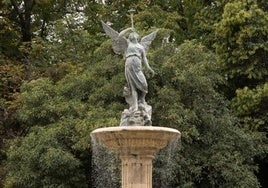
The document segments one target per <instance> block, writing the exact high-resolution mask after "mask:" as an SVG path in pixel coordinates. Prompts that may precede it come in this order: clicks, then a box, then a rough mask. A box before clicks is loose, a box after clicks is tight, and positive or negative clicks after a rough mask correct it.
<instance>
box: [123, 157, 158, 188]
mask: <svg viewBox="0 0 268 188" xmlns="http://www.w3.org/2000/svg"><path fill="white" fill-rule="evenodd" d="M153 158H154V156H153V155H131V154H129V155H121V161H122V188H152V160H153Z"/></svg>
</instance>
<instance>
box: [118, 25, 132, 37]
mask: <svg viewBox="0 0 268 188" xmlns="http://www.w3.org/2000/svg"><path fill="white" fill-rule="evenodd" d="M132 30H133V28H131V27H130V28H127V29H124V30H123V31H121V32H120V33H119V35H118V37H124V36H125V35H126V34H127V32H129V31H132Z"/></svg>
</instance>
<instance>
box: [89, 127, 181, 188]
mask: <svg viewBox="0 0 268 188" xmlns="http://www.w3.org/2000/svg"><path fill="white" fill-rule="evenodd" d="M91 136H92V137H93V138H94V139H96V140H97V141H98V142H99V143H102V144H103V145H104V146H106V147H108V148H110V149H112V150H115V151H118V152H119V154H120V157H121V162H122V188H152V160H153V158H154V155H155V154H156V152H157V151H158V150H160V149H161V148H164V147H165V146H166V145H167V144H168V143H169V142H170V141H171V140H175V139H178V138H179V137H180V132H179V131H177V130H176V129H171V128H165V127H151V126H130V127H108V128H100V129H96V130H94V131H93V132H92V133H91Z"/></svg>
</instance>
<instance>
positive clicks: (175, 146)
mask: <svg viewBox="0 0 268 188" xmlns="http://www.w3.org/2000/svg"><path fill="white" fill-rule="evenodd" d="M180 149H181V142H180V140H178V139H175V140H172V141H171V142H170V143H169V144H168V145H167V147H165V148H163V149H162V150H160V151H159V152H158V153H157V155H156V156H155V159H154V161H153V187H157V188H173V187H174V184H176V178H175V177H176V167H177V165H178V164H177V161H176V156H177V155H178V152H179V150H180Z"/></svg>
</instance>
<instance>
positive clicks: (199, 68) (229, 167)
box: [151, 41, 265, 187]
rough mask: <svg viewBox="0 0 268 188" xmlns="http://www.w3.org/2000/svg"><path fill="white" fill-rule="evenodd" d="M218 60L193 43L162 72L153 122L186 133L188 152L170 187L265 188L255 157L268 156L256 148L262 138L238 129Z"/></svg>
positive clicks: (180, 157) (179, 160)
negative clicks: (225, 97) (223, 94)
mask: <svg viewBox="0 0 268 188" xmlns="http://www.w3.org/2000/svg"><path fill="white" fill-rule="evenodd" d="M169 50H170V49H169ZM161 54H164V49H163V50H162V51H161ZM216 59H217V58H216V56H215V55H214V54H213V53H212V52H210V51H208V50H207V49H206V48H205V47H204V46H202V45H200V44H199V43H197V42H194V41H192V42H190V41H188V42H186V43H184V44H182V45H181V46H180V47H179V48H178V49H177V52H176V53H175V54H174V55H173V56H172V57H171V58H169V59H168V60H166V61H164V62H163V65H162V67H161V68H160V70H162V72H161V75H158V76H159V77H158V79H159V80H158V81H159V83H158V84H157V86H158V88H157V90H156V92H157V94H156V96H154V97H153V99H152V101H151V103H153V104H154V114H153V117H154V120H153V122H154V123H157V125H159V126H167V127H174V128H176V129H178V130H180V131H181V132H182V150H181V151H179V152H177V155H176V157H175V158H176V160H175V161H177V162H173V163H174V164H175V166H177V168H176V170H175V172H176V173H177V175H176V177H177V178H174V177H173V176H172V177H171V178H170V179H171V180H173V182H172V181H171V182H170V185H169V186H170V187H175V186H180V187H196V186H197V187H199V186H201V187H202V186H205V187H215V186H220V187H258V186H259V184H258V181H257V179H256V177H255V175H254V170H256V166H254V165H253V161H252V158H253V157H254V156H255V155H256V154H261V153H264V152H265V150H264V149H265V148H263V147H262V146H261V147H256V144H257V143H261V142H263V141H262V137H261V135H257V134H256V135H254V136H255V137H253V136H252V135H250V134H246V133H244V132H243V131H241V130H239V129H238V128H236V127H234V124H236V120H235V118H234V117H233V116H232V115H231V113H230V111H229V110H228V108H227V104H226V102H225V101H224V100H223V98H222V97H221V96H220V95H219V93H217V91H216V89H217V87H218V85H219V84H222V83H223V79H222V77H221V76H220V75H219V73H220V71H221V69H220V66H219V64H217V61H216ZM163 78H165V79H163ZM160 83H161V84H162V85H161V87H160V88H159V86H160ZM241 140H243V142H241V144H239V143H240V141H241ZM234 154H235V155H234ZM174 164H172V165H174ZM155 166H156V167H157V166H158V165H157V163H156V165H155ZM159 168H161V165H160V166H159ZM156 170H158V171H160V172H158V173H160V174H161V169H156ZM162 173H164V174H165V172H162ZM234 174H236V175H234ZM238 174H239V176H238ZM245 180H247V181H245ZM157 183H161V181H160V182H156V184H157ZM160 185H161V184H160ZM160 185H159V184H158V186H160Z"/></svg>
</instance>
